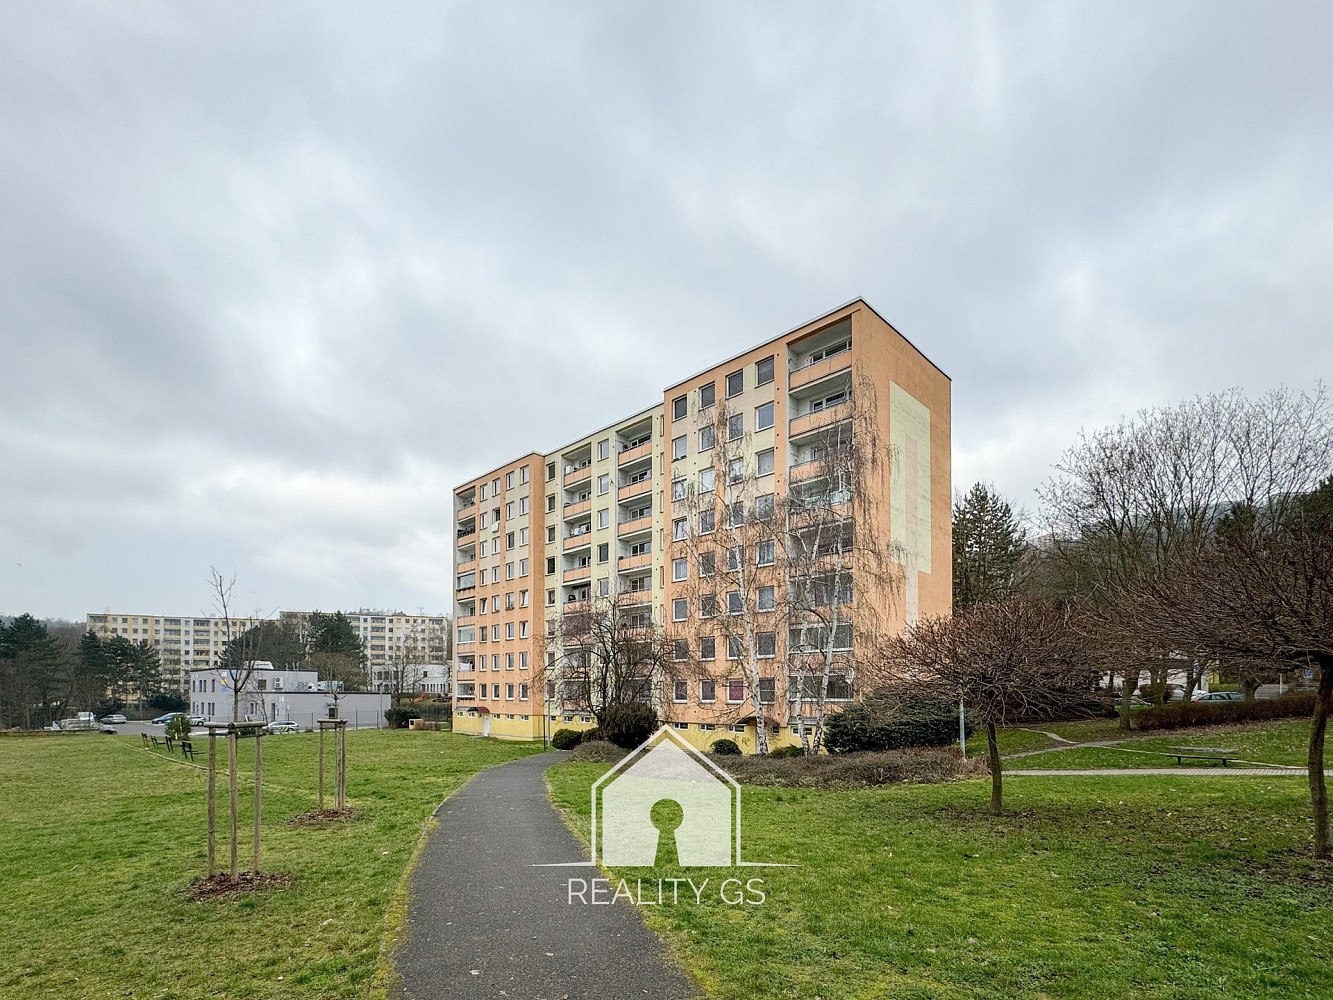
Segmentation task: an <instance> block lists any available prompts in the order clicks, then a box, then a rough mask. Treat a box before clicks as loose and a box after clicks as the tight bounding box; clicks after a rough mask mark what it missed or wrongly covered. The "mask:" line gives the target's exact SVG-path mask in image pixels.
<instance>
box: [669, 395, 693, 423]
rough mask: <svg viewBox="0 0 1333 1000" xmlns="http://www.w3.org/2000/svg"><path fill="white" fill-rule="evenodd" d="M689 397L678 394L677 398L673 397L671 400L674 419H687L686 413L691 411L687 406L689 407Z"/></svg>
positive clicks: (672, 417)
mask: <svg viewBox="0 0 1333 1000" xmlns="http://www.w3.org/2000/svg"><path fill="white" fill-rule="evenodd" d="M688 398H689V397H688V396H677V397H676V398H675V399H673V400H672V401H671V419H672V420H684V419H685V414H686V413H687V412H689V411H688V409H687V407H688V403H687V402H686V401H687V400H688Z"/></svg>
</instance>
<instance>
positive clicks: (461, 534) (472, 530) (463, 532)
mask: <svg viewBox="0 0 1333 1000" xmlns="http://www.w3.org/2000/svg"><path fill="white" fill-rule="evenodd" d="M476 533H477V527H476V525H471V526H470V527H466V528H459V529H458V540H459V541H460V542H461V541H462V540H463V539H464V538H467V537H468V536H469V535H475V534H476Z"/></svg>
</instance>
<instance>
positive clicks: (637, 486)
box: [616, 476, 653, 503]
mask: <svg viewBox="0 0 1333 1000" xmlns="http://www.w3.org/2000/svg"><path fill="white" fill-rule="evenodd" d="M652 491H653V479H652V477H651V476H649V477H648V478H647V479H641V480H639V481H638V482H637V483H630V484H629V485H628V486H622V487H620V489H619V490H617V491H616V499H617V500H619V501H620V502H621V503H624V502H625V501H626V500H633V499H634V498H635V497H641V496H644V495H645V494H648V493H651V492H652Z"/></svg>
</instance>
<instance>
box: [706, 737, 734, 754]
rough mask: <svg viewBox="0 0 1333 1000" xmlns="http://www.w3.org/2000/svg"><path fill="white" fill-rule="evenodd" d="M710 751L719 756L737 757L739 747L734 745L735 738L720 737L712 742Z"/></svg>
mask: <svg viewBox="0 0 1333 1000" xmlns="http://www.w3.org/2000/svg"><path fill="white" fill-rule="evenodd" d="M711 750H712V752H713V753H715V754H717V755H718V756H719V757H739V756H740V755H741V748H740V747H738V746H737V745H736V741H735V740H728V739H720V740H718V741H717V742H716V743H714V744H713V746H712V748H711Z"/></svg>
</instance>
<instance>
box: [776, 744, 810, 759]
mask: <svg viewBox="0 0 1333 1000" xmlns="http://www.w3.org/2000/svg"><path fill="white" fill-rule="evenodd" d="M768 755H769V756H770V757H804V756H805V747H803V746H801V745H800V744H799V743H797V744H795V745H793V746H789V747H778V748H777V749H776V750H770V751H769V752H768Z"/></svg>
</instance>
